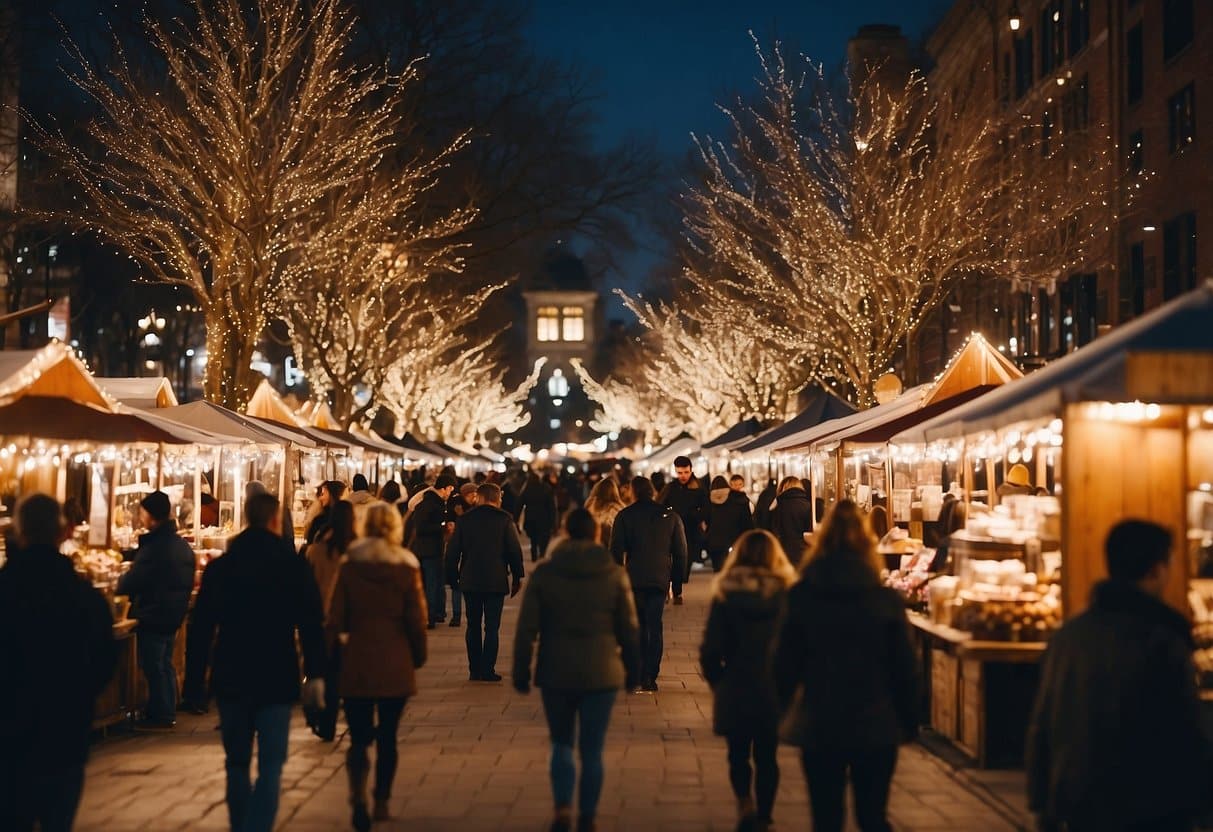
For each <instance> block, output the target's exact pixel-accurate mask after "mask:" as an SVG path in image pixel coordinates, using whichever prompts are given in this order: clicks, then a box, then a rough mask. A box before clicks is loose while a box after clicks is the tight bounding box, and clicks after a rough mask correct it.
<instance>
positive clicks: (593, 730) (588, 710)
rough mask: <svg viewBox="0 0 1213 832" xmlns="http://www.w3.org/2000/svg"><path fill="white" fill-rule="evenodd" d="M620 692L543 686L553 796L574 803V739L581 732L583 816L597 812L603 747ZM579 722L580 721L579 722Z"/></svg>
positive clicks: (580, 806) (558, 801) (559, 803)
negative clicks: (549, 739) (550, 752)
mask: <svg viewBox="0 0 1213 832" xmlns="http://www.w3.org/2000/svg"><path fill="white" fill-rule="evenodd" d="M617 692H618V691H615V690H613V689H612V690H593V691H581V690H555V689H553V688H543V689H542V693H543V713H544V715H545V716H546V717H547V720H548V732H549V733H550V734H551V737H552V762H551V771H550V773H551V778H552V796H553V798H555V802H556V805H557V806H572V805H573V786H574V784H575V783H576V781H577V766H576V765H575V764H574V762H573V739H574V736H575V734H580V741H579V742H578V743H577V745H578V750H579V752H580V754H581V786H580V789H579V803H578V807H577V811H578V813H579V814H580V815H581V816H582V817H584V818H592V817H594V815H595V814H597V812H598V798H599V796H600V795H601V794H602V780H603V776H604V771H603V767H602V748H603V746H604V745H606V732H607V726H608V725H609V724H610V721H611V708H612V707H614V705H615V694H616V693H617ZM578 722H579V723H580V725H579V726H576V725H575V723H578ZM577 727H579V728H580V730H579V731H578V730H576V728H577Z"/></svg>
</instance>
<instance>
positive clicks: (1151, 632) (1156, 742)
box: [1027, 520, 1210, 832]
mask: <svg viewBox="0 0 1213 832" xmlns="http://www.w3.org/2000/svg"><path fill="white" fill-rule="evenodd" d="M1180 542H1182V539H1181V541H1180ZM1175 543H1176V541H1175V540H1174V539H1173V538H1172V537H1171V533H1170V532H1169V531H1167V529H1165V528H1163V527H1162V526H1159V525H1157V524H1155V523H1150V522H1146V521H1144V520H1125V521H1122V522H1120V523H1118V524H1116V525H1115V526H1114V527H1113V528H1112V530H1111V531H1110V532H1109V533H1108V536H1107V539H1106V542H1105V546H1104V551H1105V555H1106V559H1107V567H1108V579H1107V580H1105V581H1102V582H1101V583H1098V584H1096V585H1095V588H1094V590H1093V591H1092V593H1091V604H1090V606H1089V607H1088V608H1087V610H1086V611H1085V612H1083V613H1081V614H1079V615H1078V616H1076V617H1075V618H1072V619H1071V620H1070V621H1068V622H1066V624H1065V625H1063V626H1062V628H1061V630H1060V631H1058V632H1057V633H1055V634H1054V635H1053V637H1052V638H1050V639H1049V646H1048V649H1047V650H1046V651H1045V656H1044V661H1043V663H1042V667H1041V674H1040V687H1039V688H1038V689H1037V693H1036V701H1035V703H1034V705H1033V708H1032V716H1031V720H1030V723H1029V728H1028V746H1027V772H1028V805H1029V808H1030V809H1031V810H1032V812H1033V813H1035V814H1036V815H1037V816H1038V817H1039V819H1040V828H1041V829H1044V830H1062V829H1064V830H1070V831H1071V832H1089V831H1090V830H1100V831H1101V832H1147V830H1149V832H1179V831H1180V830H1184V832H1187V830H1191V829H1193V828H1194V827H1195V820H1196V818H1197V816H1198V813H1199V812H1200V811H1201V810H1202V809H1207V808H1208V801H1209V795H1210V792H1209V771H1210V769H1209V759H1210V758H1209V748H1208V745H1207V740H1204V739H1202V732H1201V724H1200V716H1199V708H1200V700H1199V695H1198V693H1197V690H1196V685H1195V679H1196V672H1195V668H1194V667H1193V664H1192V650H1193V641H1192V629H1191V624H1190V623H1189V622H1188V620H1187V619H1186V618H1184V616H1183V615H1182V614H1181V613H1179V612H1178V611H1176V610H1175V609H1173V608H1172V607H1170V606H1169V605H1168V604H1167V603H1166V602H1164V601H1163V600H1162V596H1163V593H1164V590H1165V588H1166V587H1167V585H1168V582H1169V581H1170V578H1171V572H1170V558H1171V550H1172V548H1173V547H1174V546H1175ZM1181 552H1182V549H1181ZM1202 803H1203V804H1204V805H1202Z"/></svg>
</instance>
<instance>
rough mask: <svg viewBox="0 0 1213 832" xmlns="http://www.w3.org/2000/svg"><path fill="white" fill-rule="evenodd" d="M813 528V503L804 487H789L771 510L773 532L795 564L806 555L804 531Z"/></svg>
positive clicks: (776, 499)
mask: <svg viewBox="0 0 1213 832" xmlns="http://www.w3.org/2000/svg"><path fill="white" fill-rule="evenodd" d="M812 528H813V504H812V503H811V502H810V501H809V495H808V494H806V493H805V490H804V489H803V488H789V489H787V490H786V491H784V492H783V493H782V494H780V495H779V496H778V497H776V498H775V510H774V511H773V512H771V533H772V534H774V535H775V536H776V537H777V538H779V543H780V545H781V546H783V551H784V553H785V554H786V555H787V556H788V560H790V561H791V562H792V565H793V566H796V565H797V564H799V563H800V561H801V558H803V557H804V550H805V547H806V546H807V545H808V544H806V543H805V542H804V533H805V532H807V531H810V530H811V529H812Z"/></svg>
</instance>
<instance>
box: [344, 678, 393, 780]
mask: <svg viewBox="0 0 1213 832" xmlns="http://www.w3.org/2000/svg"><path fill="white" fill-rule="evenodd" d="M405 701H406V699H405V698H404V697H403V696H401V697H394V698H390V699H357V698H352V697H347V698H346V700H345V721H346V722H348V723H349V724H350V750H349V751H348V752H346V765H348V766H350V767H351V768H352V769H361V770H366V767H367V765H368V762H367V758H366V750H367V749H368V748H369V747H370V746H371V743H374V744H375V799H376V800H387V799H388V798H389V797H391V796H392V781H393V780H395V779H396V762H397V759H398V757H397V754H396V731H397V729H398V728H399V726H400V715H401V714H403V713H404V703H405ZM376 710H378V711H379V723H378V724H375V711H376Z"/></svg>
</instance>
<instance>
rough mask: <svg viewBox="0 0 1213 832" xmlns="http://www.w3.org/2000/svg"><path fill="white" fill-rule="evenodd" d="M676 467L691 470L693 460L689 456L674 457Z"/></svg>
mask: <svg viewBox="0 0 1213 832" xmlns="http://www.w3.org/2000/svg"><path fill="white" fill-rule="evenodd" d="M674 467H675V468H690V467H691V458H690V457H689V456H676V457H674Z"/></svg>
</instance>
